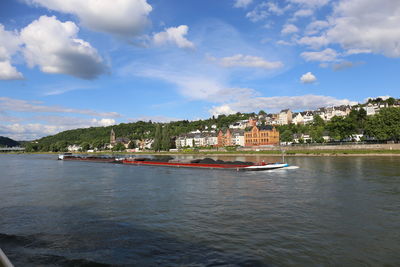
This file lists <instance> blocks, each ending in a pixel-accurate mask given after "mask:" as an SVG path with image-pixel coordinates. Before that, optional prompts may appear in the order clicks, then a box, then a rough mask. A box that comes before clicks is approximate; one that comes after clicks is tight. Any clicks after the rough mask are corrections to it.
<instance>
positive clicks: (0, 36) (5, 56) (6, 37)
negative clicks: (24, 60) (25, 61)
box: [0, 24, 23, 80]
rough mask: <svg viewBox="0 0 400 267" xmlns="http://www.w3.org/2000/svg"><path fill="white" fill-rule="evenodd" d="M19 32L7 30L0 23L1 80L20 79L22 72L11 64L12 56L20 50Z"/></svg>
mask: <svg viewBox="0 0 400 267" xmlns="http://www.w3.org/2000/svg"><path fill="white" fill-rule="evenodd" d="M20 43H21V42H20V40H19V37H18V34H17V33H15V32H11V31H6V30H5V29H4V26H3V25H2V24H0V80H20V79H22V78H23V76H22V74H21V73H20V72H18V71H17V69H16V68H15V67H14V66H12V65H11V58H12V56H13V54H15V53H16V52H17V51H18V50H19V45H20Z"/></svg>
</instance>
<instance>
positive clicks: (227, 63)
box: [0, 0, 400, 140]
mask: <svg viewBox="0 0 400 267" xmlns="http://www.w3.org/2000/svg"><path fill="white" fill-rule="evenodd" d="M399 25H400V4H399V0H271V1H267V0H218V1H216V0H201V1H199V0H185V1H183V0H102V1H98V0H86V1H82V0H1V1H0V135H2V136H8V137H11V138H15V139H17V140H31V139H35V138H38V137H41V136H46V135H49V134H54V133H57V132H59V131H63V130H66V129H72V128H78V127H90V126H105V125H111V124H116V123H121V122H129V121H136V120H153V121H169V120H176V119H198V118H208V117H210V116H211V115H218V114H223V113H232V112H238V111H240V112H252V111H255V112H258V111H259V110H260V109H263V110H265V111H269V112H275V111H279V110H280V109H284V108H290V109H292V110H305V109H312V108H317V107H321V106H329V105H338V104H349V103H357V102H363V101H364V99H366V98H367V97H376V96H387V95H391V96H394V97H399V92H400V90H399V87H400V75H399V69H400V68H399V67H400V64H399V57H400V27H399Z"/></svg>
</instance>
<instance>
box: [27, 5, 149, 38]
mask: <svg viewBox="0 0 400 267" xmlns="http://www.w3.org/2000/svg"><path fill="white" fill-rule="evenodd" d="M26 1H28V2H30V3H33V4H38V5H41V6H44V7H46V8H48V9H51V10H56V11H59V12H63V13H70V14H74V15H76V16H77V17H78V18H79V20H80V22H81V24H82V25H83V26H85V27H87V28H89V29H91V30H94V31H99V32H106V33H110V34H113V35H117V36H122V37H132V36H136V35H138V34H140V33H141V32H142V30H143V29H144V28H145V27H146V26H147V25H148V24H149V19H148V15H149V13H150V12H151V11H152V7H151V5H149V4H148V3H147V1H146V0H101V1H98V0H84V1H82V0H67V1H66V0H26Z"/></svg>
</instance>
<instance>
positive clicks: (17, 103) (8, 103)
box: [0, 97, 121, 118]
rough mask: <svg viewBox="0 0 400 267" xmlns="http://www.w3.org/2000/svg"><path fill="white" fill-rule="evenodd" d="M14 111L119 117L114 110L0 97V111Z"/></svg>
mask: <svg viewBox="0 0 400 267" xmlns="http://www.w3.org/2000/svg"><path fill="white" fill-rule="evenodd" d="M1 111H15V112H28V113H32V112H35V113H36V112H51V113H76V114H82V115H88V116H96V117H112V118H116V117H121V115H120V114H118V113H116V112H97V111H94V110H90V109H72V108H66V107H60V106H46V105H42V104H40V103H37V102H35V101H27V100H21V99H13V98H9V97H0V112H1Z"/></svg>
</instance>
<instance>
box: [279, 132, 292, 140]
mask: <svg viewBox="0 0 400 267" xmlns="http://www.w3.org/2000/svg"><path fill="white" fill-rule="evenodd" d="M279 136H280V139H281V141H282V142H292V141H293V132H292V131H291V130H290V129H286V130H284V131H283V132H282V133H281V134H280V135H279Z"/></svg>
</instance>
